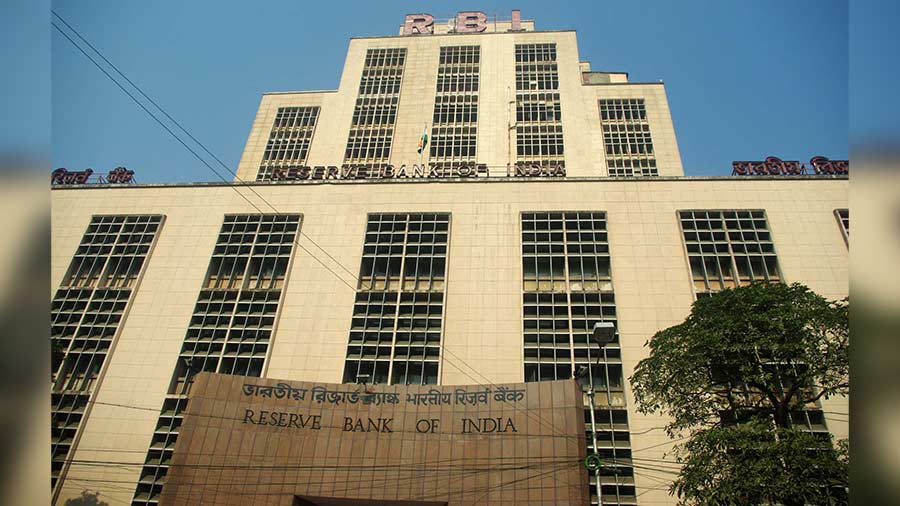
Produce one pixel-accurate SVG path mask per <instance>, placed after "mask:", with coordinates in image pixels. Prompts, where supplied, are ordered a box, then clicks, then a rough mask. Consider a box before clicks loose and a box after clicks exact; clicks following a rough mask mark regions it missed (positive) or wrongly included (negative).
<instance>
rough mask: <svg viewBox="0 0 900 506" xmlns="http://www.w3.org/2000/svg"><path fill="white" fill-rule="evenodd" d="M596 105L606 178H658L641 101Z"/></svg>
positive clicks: (606, 101) (627, 100) (648, 128)
mask: <svg viewBox="0 0 900 506" xmlns="http://www.w3.org/2000/svg"><path fill="white" fill-rule="evenodd" d="M598 103H599V107H600V124H601V126H602V127H603V145H604V146H605V149H606V163H607V166H608V168H609V175H610V176H613V177H632V176H658V175H659V170H658V169H657V167H656V158H655V155H654V153H653V140H652V139H651V137H650V123H649V122H648V121H647V110H646V108H645V106H644V99H643V98H631V99H627V98H626V99H622V98H614V99H603V100H600V101H599V102H598Z"/></svg>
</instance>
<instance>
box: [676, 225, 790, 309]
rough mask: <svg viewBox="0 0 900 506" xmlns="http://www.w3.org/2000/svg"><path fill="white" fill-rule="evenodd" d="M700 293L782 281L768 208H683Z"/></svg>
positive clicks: (696, 285) (694, 272)
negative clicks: (719, 209)
mask: <svg viewBox="0 0 900 506" xmlns="http://www.w3.org/2000/svg"><path fill="white" fill-rule="evenodd" d="M678 214H679V218H680V220H681V229H682V232H683V234H684V244H685V247H686V248H687V254H688V261H689V263H690V267H691V278H692V280H693V283H694V291H695V292H696V293H697V296H698V297H702V296H706V295H709V294H711V293H714V292H717V291H719V290H724V289H726V288H734V287H736V286H743V285H748V284H750V283H752V282H754V281H769V282H779V281H781V272H780V269H779V266H778V257H777V256H776V255H775V245H774V243H773V242H772V233H771V232H770V231H769V225H768V223H767V221H766V212H765V211H763V210H761V209H758V210H731V211H716V210H712V211H706V210H690V211H679V213H678Z"/></svg>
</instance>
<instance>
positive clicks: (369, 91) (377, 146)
mask: <svg viewBox="0 0 900 506" xmlns="http://www.w3.org/2000/svg"><path fill="white" fill-rule="evenodd" d="M405 63H406V48H391V49H369V50H368V51H367V52H366V60H365V63H364V65H363V71H362V76H361V77H360V82H359V95H358V97H357V99H356V106H355V107H354V110H353V120H352V124H351V126H350V133H349V136H348V137H347V148H346V149H345V151H344V162H345V163H361V162H362V163H373V162H386V161H388V159H389V158H390V156H391V143H392V141H393V137H394V123H395V122H396V120H397V105H398V103H399V101H400V86H401V84H402V82H403V68H404V65H405Z"/></svg>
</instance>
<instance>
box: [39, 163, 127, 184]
mask: <svg viewBox="0 0 900 506" xmlns="http://www.w3.org/2000/svg"><path fill="white" fill-rule="evenodd" d="M93 174H94V169H85V170H79V171H70V170H68V169H66V168H64V167H60V168H58V169H56V170H54V171H53V172H51V173H50V184H51V185H57V184H88V183H90V182H91V176H92V175H93ZM95 182H96V183H98V184H128V183H134V182H135V181H134V171H133V170H129V169H126V168H125V167H116V168H115V169H112V170H111V171H109V172H107V173H106V177H105V178H104V177H103V176H101V175H99V174H98V175H97V176H96V178H95Z"/></svg>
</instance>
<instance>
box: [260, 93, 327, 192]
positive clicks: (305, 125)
mask: <svg viewBox="0 0 900 506" xmlns="http://www.w3.org/2000/svg"><path fill="white" fill-rule="evenodd" d="M318 118H319V108H318V107H280V108H279V109H278V112H277V113H276V114H275V122H274V124H273V125H272V131H271V133H269V142H268V143H267V144H266V151H265V152H264V153H263V159H262V165H260V167H259V172H258V173H257V175H256V180H257V181H268V180H270V179H271V178H272V172H273V169H274V168H276V167H282V166H286V165H303V164H305V163H306V156H307V155H308V154H309V145H310V143H311V142H312V138H313V134H314V133H315V131H316V122H317V121H318Z"/></svg>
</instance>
